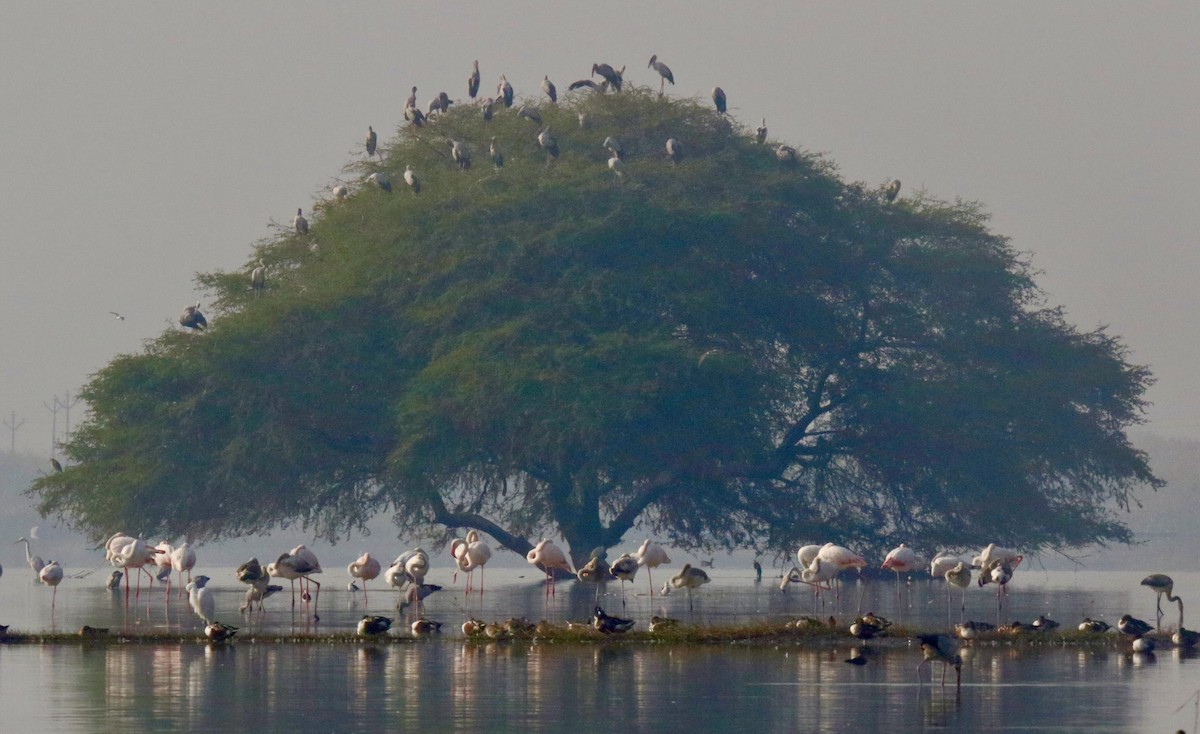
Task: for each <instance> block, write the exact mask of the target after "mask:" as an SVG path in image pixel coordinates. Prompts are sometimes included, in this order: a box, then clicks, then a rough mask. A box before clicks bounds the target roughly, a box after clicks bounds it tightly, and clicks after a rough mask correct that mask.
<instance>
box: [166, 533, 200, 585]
mask: <svg viewBox="0 0 1200 734" xmlns="http://www.w3.org/2000/svg"><path fill="white" fill-rule="evenodd" d="M171 567H172V568H174V569H175V573H177V574H179V581H180V582H181V583H180V589H182V588H183V585H182V581H183V574H185V573H186V574H187V576H188V581H191V580H192V569H193V568H195V567H196V551H195V550H193V549H192V546H191V545H190V544H188V543H187V542H186V541H185V542H183V543H180V544H179V545H177V546H175V548H174V549H173V550H172V551H171Z"/></svg>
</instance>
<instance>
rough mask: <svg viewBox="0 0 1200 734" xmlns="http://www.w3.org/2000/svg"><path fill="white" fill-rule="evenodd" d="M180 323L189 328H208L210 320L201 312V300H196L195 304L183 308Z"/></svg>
mask: <svg viewBox="0 0 1200 734" xmlns="http://www.w3.org/2000/svg"><path fill="white" fill-rule="evenodd" d="M179 324H180V325H181V326H183V327H185V328H188V329H206V328H208V321H207V320H206V319H205V318H204V314H202V313H200V302H199V301H196V305H195V306H188V307H187V308H185V309H183V313H182V314H181V315H180V316H179Z"/></svg>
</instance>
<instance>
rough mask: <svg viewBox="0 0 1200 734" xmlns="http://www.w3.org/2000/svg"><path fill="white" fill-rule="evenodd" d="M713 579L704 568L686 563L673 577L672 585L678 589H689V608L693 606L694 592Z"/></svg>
mask: <svg viewBox="0 0 1200 734" xmlns="http://www.w3.org/2000/svg"><path fill="white" fill-rule="evenodd" d="M710 580H711V579H709V578H708V574H707V573H705V572H704V569H703V568H694V567H692V564H690V563H685V564H683V568H681V569H680V570H679V573H677V574H675V575H674V576H672V577H671V586H673V587H674V588H676V589H687V593H688V609H691V608H692V592H693V591H695V590H696V589H699V588H700V587H701V586H703V585H705V584H707V583H708V582H709V581H710Z"/></svg>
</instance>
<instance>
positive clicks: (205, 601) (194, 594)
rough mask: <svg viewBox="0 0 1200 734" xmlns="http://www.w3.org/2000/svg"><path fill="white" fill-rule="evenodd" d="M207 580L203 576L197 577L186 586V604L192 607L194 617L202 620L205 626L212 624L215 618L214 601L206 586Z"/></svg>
mask: <svg viewBox="0 0 1200 734" xmlns="http://www.w3.org/2000/svg"><path fill="white" fill-rule="evenodd" d="M208 582H209V578H208V577H207V576H204V575H200V576H197V577H196V578H195V579H193V580H192V581H191V582H190V583H188V585H187V591H188V603H190V604H191V605H192V611H193V612H195V613H196V616H198V617H200V619H203V620H204V622H205V624H212V623H213V622H214V621H215V620H214V619H213V617H214V616H216V611H215V610H216V599H214V598H213V594H212V591H211V590H210V589H209V588H208V587H207V586H206V584H207V583H208Z"/></svg>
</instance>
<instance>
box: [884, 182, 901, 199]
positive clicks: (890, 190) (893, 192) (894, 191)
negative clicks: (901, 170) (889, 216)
mask: <svg viewBox="0 0 1200 734" xmlns="http://www.w3.org/2000/svg"><path fill="white" fill-rule="evenodd" d="M899 195H900V179H898V178H897V179H892V181H891V182H889V183H888V184H887V185H886V186H884V187H883V198H884V199H885V200H886V201H887V203H889V204H891V203H892V202H893V201H895V200H896V197H897V196H899Z"/></svg>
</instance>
